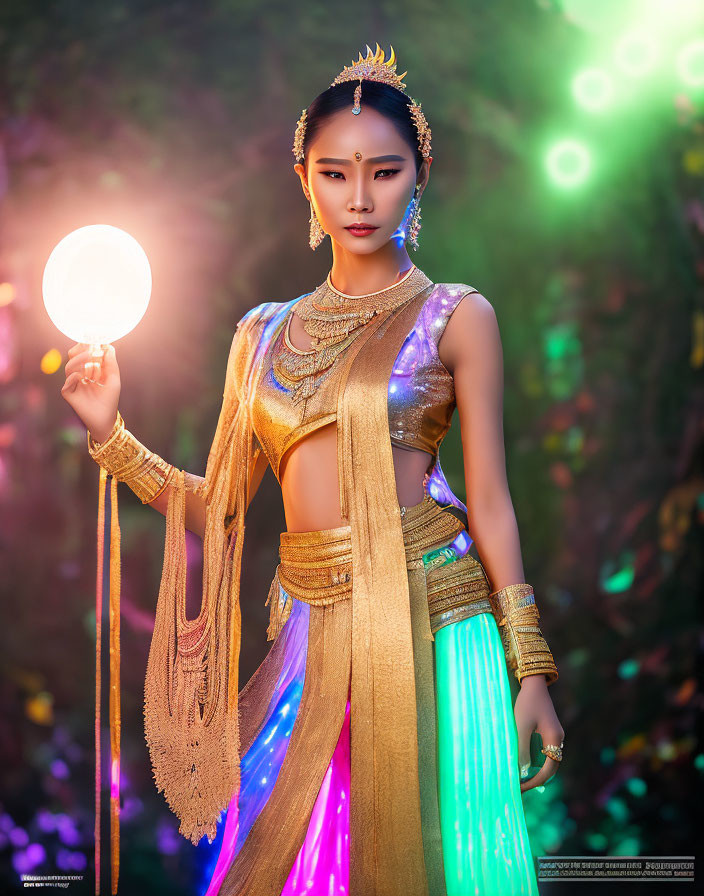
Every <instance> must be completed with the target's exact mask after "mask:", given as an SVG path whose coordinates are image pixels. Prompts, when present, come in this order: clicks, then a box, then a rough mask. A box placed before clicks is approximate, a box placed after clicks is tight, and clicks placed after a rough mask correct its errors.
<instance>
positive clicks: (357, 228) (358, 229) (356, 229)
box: [345, 222, 379, 236]
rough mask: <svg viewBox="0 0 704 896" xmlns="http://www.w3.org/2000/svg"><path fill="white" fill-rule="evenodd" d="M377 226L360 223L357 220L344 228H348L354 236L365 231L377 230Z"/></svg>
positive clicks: (360, 234)
mask: <svg viewBox="0 0 704 896" xmlns="http://www.w3.org/2000/svg"><path fill="white" fill-rule="evenodd" d="M378 229H379V228H378V227H375V226H374V225H373V224H360V223H359V222H357V223H355V224H349V225H348V226H347V227H345V230H349V232H350V233H352V234H354V235H355V236H357V235H359V236H363V235H364V234H365V233H373V232H374V231H375V230H378Z"/></svg>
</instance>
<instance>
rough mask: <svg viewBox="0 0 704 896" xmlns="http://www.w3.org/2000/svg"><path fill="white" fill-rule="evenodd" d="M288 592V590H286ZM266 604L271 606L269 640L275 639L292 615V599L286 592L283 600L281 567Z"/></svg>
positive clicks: (276, 574) (267, 631)
mask: <svg viewBox="0 0 704 896" xmlns="http://www.w3.org/2000/svg"><path fill="white" fill-rule="evenodd" d="M284 594H286V592H284ZM264 606H265V607H266V606H268V607H269V627H268V628H267V630H266V639H267V641H274V640H276V638H278V636H279V632H280V631H281V629H282V628H283V627H284V626H285V625H286V623H287V621H288V618H289V616H290V615H291V607H292V601H291V600H290V599H289V595H288V594H286V596H285V597H284V599H283V601H282V600H281V583H280V582H279V567H278V566H277V567H276V572H275V573H274V578H273V579H272V582H271V585H270V586H269V596H268V597H267V599H266V602H265V604H264Z"/></svg>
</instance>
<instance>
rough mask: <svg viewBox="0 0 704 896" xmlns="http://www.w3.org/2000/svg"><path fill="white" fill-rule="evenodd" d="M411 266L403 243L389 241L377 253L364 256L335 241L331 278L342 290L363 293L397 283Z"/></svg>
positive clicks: (360, 294)
mask: <svg viewBox="0 0 704 896" xmlns="http://www.w3.org/2000/svg"><path fill="white" fill-rule="evenodd" d="M412 265H413V262H412V261H411V259H410V257H409V255H408V252H407V251H406V247H405V246H404V245H403V243H401V244H400V245H398V244H397V243H395V242H394V241H393V240H389V242H388V243H386V245H384V246H382V247H381V248H380V249H377V251H376V252H372V253H371V254H369V255H361V254H359V253H357V252H350V251H349V249H345V248H343V247H342V246H340V245H339V243H336V242H334V241H333V243H332V267H331V268H330V280H331V282H332V285H333V286H334V287H335V289H339V290H340V292H344V293H347V295H350V296H363V295H367V294H368V293H371V292H377V291H378V290H380V289H384V288H385V287H387V286H391V285H392V284H393V283H396V282H397V281H398V280H400V279H401V278H402V277H403V276H404V274H406V273H407V272H408V269H409V268H410V267H411V266H412Z"/></svg>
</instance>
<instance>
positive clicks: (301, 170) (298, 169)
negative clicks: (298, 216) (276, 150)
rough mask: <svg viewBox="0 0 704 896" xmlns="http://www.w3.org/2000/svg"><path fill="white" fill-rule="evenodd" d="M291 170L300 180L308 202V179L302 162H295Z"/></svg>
mask: <svg viewBox="0 0 704 896" xmlns="http://www.w3.org/2000/svg"><path fill="white" fill-rule="evenodd" d="M293 170H294V171H295V172H296V174H297V175H298V176H299V177H300V179H301V188H302V189H303V194H304V195H305V197H306V199H307V200H308V201H309V202H310V190H309V189H308V178H307V177H306V169H305V166H304V165H303V163H302V162H296V164H295V165H294V166H293Z"/></svg>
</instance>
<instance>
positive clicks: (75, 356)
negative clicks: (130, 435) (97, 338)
mask: <svg viewBox="0 0 704 896" xmlns="http://www.w3.org/2000/svg"><path fill="white" fill-rule="evenodd" d="M101 347H102V349H103V354H102V355H101V356H100V358H99V359H96V358H95V357H94V356H93V355H91V352H90V346H89V345H87V344H86V343H85V342H77V343H76V344H75V345H73V346H71V348H70V349H69V350H68V358H69V360H68V362H67V363H66V367H65V368H64V369H65V372H66V382H65V383H64V384H63V386H62V388H61V395H62V396H63V397H64V398H65V399H66V401H67V402H68V403H69V404H70V405H71V407H72V408H73V409H74V411H75V412H76V413H77V414H78V416H79V417H80V418H81V420H82V421H83V423H84V424H85V426H86V429H88V430H89V431H90V434H91V437H92V438H93V439H95V441H96V442H103V441H104V440H105V439H106V438H107V436H108V434H109V433H110V430H111V429H112V427H113V424H114V423H115V419H116V417H117V405H118V402H119V400H120V389H121V382H120V369H119V367H118V366H117V358H116V356H115V348H114V347H113V346H112V345H103V346H101ZM95 360H99V363H100V367H99V369H98V370H97V371H96V372H95V374H94V381H93V382H90V381H85V382H84V377H85V375H86V371H85V364H86V361H95Z"/></svg>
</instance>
